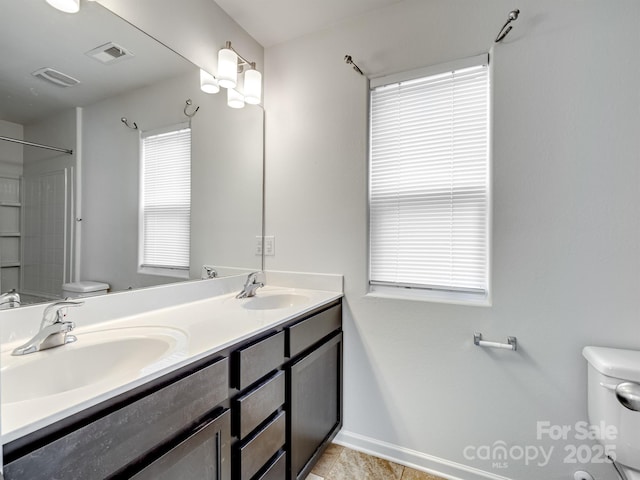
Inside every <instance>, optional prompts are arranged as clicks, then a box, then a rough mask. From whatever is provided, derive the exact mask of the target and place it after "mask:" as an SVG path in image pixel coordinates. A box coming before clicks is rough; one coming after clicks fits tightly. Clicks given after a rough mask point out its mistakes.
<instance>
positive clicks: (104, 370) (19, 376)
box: [0, 327, 186, 405]
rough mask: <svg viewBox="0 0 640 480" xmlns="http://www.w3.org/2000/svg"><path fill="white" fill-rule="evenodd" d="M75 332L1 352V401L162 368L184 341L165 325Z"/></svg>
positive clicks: (119, 379) (121, 379)
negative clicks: (57, 342) (38, 346)
mask: <svg viewBox="0 0 640 480" xmlns="http://www.w3.org/2000/svg"><path fill="white" fill-rule="evenodd" d="M74 334H75V335H76V336H77V337H78V340H77V341H76V342H74V343H70V344H67V345H63V346H60V347H55V348H51V349H48V350H43V351H41V352H35V353H31V354H28V355H23V356H12V355H11V351H10V350H9V351H6V352H3V353H2V368H1V369H0V374H1V377H0V378H1V379H2V392H1V393H2V404H3V405H6V404H11V403H16V402H24V401H27V400H33V399H36V398H42V397H50V396H52V395H58V394H61V393H66V392H70V391H74V390H79V389H83V388H85V387H91V386H96V385H97V384H109V383H113V384H116V382H118V383H124V382H126V381H127V380H128V379H135V378H137V377H139V376H140V374H141V373H152V372H153V371H156V370H159V369H161V368H162V367H163V366H164V365H165V364H166V362H167V360H168V359H170V358H171V357H172V356H173V355H174V354H176V352H177V351H178V350H179V348H178V347H180V346H181V345H184V343H185V341H186V335H185V334H184V333H183V332H182V331H180V330H177V329H172V328H165V327H134V328H118V329H112V330H100V331H93V332H86V333H75V332H74ZM51 401H54V400H53V399H52V400H51Z"/></svg>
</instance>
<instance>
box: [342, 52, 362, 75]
mask: <svg viewBox="0 0 640 480" xmlns="http://www.w3.org/2000/svg"><path fill="white" fill-rule="evenodd" d="M344 63H346V64H347V65H351V66H352V67H353V69H354V70H355V71H356V72H358V73H359V74H360V75H364V73H363V72H362V70H360V67H358V65H356V64H355V63H353V58H351V55H345V56H344Z"/></svg>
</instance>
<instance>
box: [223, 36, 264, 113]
mask: <svg viewBox="0 0 640 480" xmlns="http://www.w3.org/2000/svg"><path fill="white" fill-rule="evenodd" d="M217 80H218V84H219V85H220V86H221V87H224V88H226V89H227V105H229V106H230V107H231V108H242V107H244V104H245V102H246V103H250V104H252V105H257V104H259V103H260V102H261V101H262V74H261V73H260V72H259V71H258V70H256V63H255V62H250V61H249V60H247V59H245V58H244V57H243V56H242V55H240V54H239V53H238V52H236V51H235V50H234V49H233V47H232V46H231V42H226V44H225V46H224V48H221V49H220V51H219V52H218V76H217Z"/></svg>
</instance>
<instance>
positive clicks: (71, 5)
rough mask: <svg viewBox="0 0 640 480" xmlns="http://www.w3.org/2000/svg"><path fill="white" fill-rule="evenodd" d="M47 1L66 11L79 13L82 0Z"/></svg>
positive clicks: (54, 6)
mask: <svg viewBox="0 0 640 480" xmlns="http://www.w3.org/2000/svg"><path fill="white" fill-rule="evenodd" d="M47 3H48V4H49V5H51V6H52V7H53V8H57V9H58V10H60V11H61V12H65V13H78V12H79V11H80V0H47Z"/></svg>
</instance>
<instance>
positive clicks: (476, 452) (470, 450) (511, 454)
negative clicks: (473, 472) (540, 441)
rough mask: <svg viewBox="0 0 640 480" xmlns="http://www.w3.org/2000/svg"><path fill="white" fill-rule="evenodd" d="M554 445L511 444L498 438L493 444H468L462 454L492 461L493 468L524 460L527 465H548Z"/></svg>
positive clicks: (475, 458)
mask: <svg viewBox="0 0 640 480" xmlns="http://www.w3.org/2000/svg"><path fill="white" fill-rule="evenodd" d="M553 450H554V447H553V446H550V447H548V448H546V449H545V447H543V446H540V445H525V446H522V445H512V446H509V445H508V444H507V442H505V441H504V440H497V441H495V442H493V444H492V445H481V446H479V447H474V446H472V445H468V446H466V447H465V448H464V450H463V452H462V454H463V455H464V458H465V459H467V460H484V461H491V466H492V467H493V468H508V467H509V462H510V461H514V462H519V463H520V462H523V463H524V465H526V466H530V465H533V466H537V467H546V466H547V465H548V464H549V461H550V460H551V455H552V454H553Z"/></svg>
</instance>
